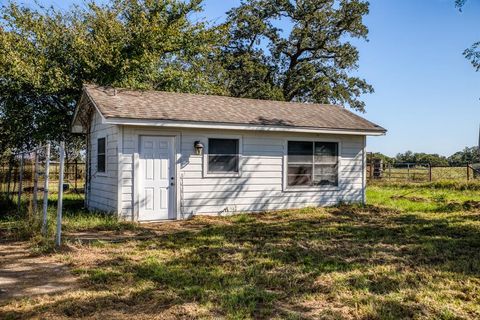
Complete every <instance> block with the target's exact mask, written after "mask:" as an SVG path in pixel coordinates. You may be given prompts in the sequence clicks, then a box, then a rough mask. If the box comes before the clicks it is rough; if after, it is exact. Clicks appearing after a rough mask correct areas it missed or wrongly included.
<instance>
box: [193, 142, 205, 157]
mask: <svg viewBox="0 0 480 320" xmlns="http://www.w3.org/2000/svg"><path fill="white" fill-rule="evenodd" d="M193 147H194V148H195V153H196V154H197V155H201V154H202V151H203V143H201V142H200V141H195V142H194V143H193Z"/></svg>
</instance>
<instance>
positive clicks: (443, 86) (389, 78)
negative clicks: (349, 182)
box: [0, 0, 480, 156]
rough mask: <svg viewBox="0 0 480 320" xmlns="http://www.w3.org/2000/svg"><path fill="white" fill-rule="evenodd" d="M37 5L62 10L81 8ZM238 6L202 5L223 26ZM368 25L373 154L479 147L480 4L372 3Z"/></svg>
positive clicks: (54, 0)
mask: <svg viewBox="0 0 480 320" xmlns="http://www.w3.org/2000/svg"><path fill="white" fill-rule="evenodd" d="M38 1H39V2H40V3H42V4H45V5H53V6H58V7H60V8H63V9H65V8H68V6H69V5H71V4H72V3H75V2H77V3H83V2H82V1H74V0H38ZM4 2H5V1H4V0H0V3H4ZM100 2H101V1H100ZM23 3H29V1H23ZM239 3H240V1H239V0H204V16H205V18H206V19H208V20H213V21H217V22H220V21H222V20H223V19H224V18H225V12H226V11H228V9H230V8H232V7H234V6H236V5H238V4H239ZM364 21H365V24H366V25H367V27H368V28H369V30H370V32H369V36H368V39H369V40H368V42H365V41H357V40H355V41H353V43H354V44H355V45H356V46H357V48H358V49H359V52H360V61H359V69H358V70H357V71H356V72H355V74H356V75H358V76H360V77H362V78H365V79H366V80H367V81H368V82H369V83H370V84H372V85H373V86H374V88H375V93H373V94H369V95H364V96H363V97H362V99H363V100H364V101H365V102H366V113H364V114H361V115H362V116H364V117H366V118H367V119H368V120H371V121H373V122H375V123H377V124H379V125H381V126H383V127H384V128H386V129H387V130H388V133H387V134H386V135H385V136H383V137H369V138H368V146H367V149H368V151H371V152H382V153H384V154H387V155H390V156H394V155H395V154H397V153H399V152H405V151H407V150H411V151H414V152H426V153H438V154H441V155H446V156H448V155H450V154H452V153H454V152H456V151H458V150H461V149H463V148H464V147H466V146H474V145H476V144H477V143H478V135H479V125H480V72H475V69H474V68H473V67H472V65H471V64H470V62H469V61H468V60H466V59H465V58H464V57H463V55H462V52H463V51H464V50H465V49H466V48H468V47H470V45H471V44H473V43H474V42H476V41H480V1H479V0H468V1H467V3H466V5H465V7H464V8H463V10H462V12H460V11H459V10H458V9H457V8H455V5H454V0H421V1H419V0H370V13H369V15H368V16H366V17H365V20H364ZM286 23H287V22H285V24H286ZM283 27H284V28H285V29H288V25H284V26H283Z"/></svg>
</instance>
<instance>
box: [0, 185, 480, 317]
mask: <svg viewBox="0 0 480 320" xmlns="http://www.w3.org/2000/svg"><path fill="white" fill-rule="evenodd" d="M443 186H444V187H442V185H437V186H434V185H425V186H414V187H410V186H401V185H397V186H395V185H392V186H372V187H370V188H369V189H368V201H369V204H368V205H367V206H365V207H362V206H339V207H334V208H307V209H303V210H289V211H282V212H275V213H273V212H268V213H263V214H256V215H246V214H241V215H236V216H231V217H204V218H195V219H192V220H189V221H179V222H172V223H168V224H156V225H136V224H130V223H121V222H118V221H116V220H114V219H112V218H110V217H105V216H103V215H99V214H96V215H94V214H87V213H85V212H83V211H81V209H78V207H79V203H80V201H81V199H77V198H74V197H76V196H73V195H69V196H68V197H69V199H68V200H67V201H66V205H67V211H68V213H67V214H66V217H65V229H66V231H67V233H68V240H67V241H66V244H65V248H64V249H62V250H61V251H59V252H54V253H51V254H47V255H45V254H43V255H41V256H39V258H38V259H47V260H46V261H45V262H44V264H45V265H48V264H52V265H53V264H55V266H56V267H55V268H53V269H52V270H56V271H52V270H50V271H48V270H49V269H46V270H45V272H44V273H43V276H42V278H43V280H45V279H47V278H48V277H54V279H57V278H58V277H60V278H59V279H65V283H68V285H67V286H66V287H61V288H60V289H59V290H56V291H54V292H49V294H48V295H47V294H45V293H43V294H42V293H37V294H29V296H28V297H25V298H20V297H10V298H4V299H3V301H2V302H1V303H0V318H5V319H17V318H105V319H109V318H117V319H122V318H124V319H129V318H131V317H132V315H135V317H136V318H139V319H178V318H183V319H190V318H230V319H248V318H257V319H264V318H272V319H318V318H322V319H411V318H416V319H432V318H435V319H478V318H479V317H480V277H479V276H480V207H479V206H478V205H479V202H480V191H478V189H477V190H471V189H476V188H475V187H473V188H471V189H469V186H463V185H458V184H454V185H451V186H449V185H443ZM446 186H448V188H445V187H446ZM465 189H466V190H465ZM52 213H53V212H52ZM8 223H9V224H10V227H11V226H12V224H15V222H12V221H10V222H6V221H4V222H2V225H3V228H4V229H5V225H6V224H8ZM11 233H12V234H14V233H15V231H14V230H13V229H11ZM113 240H114V241H113ZM30 243H35V245H36V246H37V247H38V242H30ZM17 244H18V243H17ZM5 245H8V243H7V244H4V246H5ZM30 250H31V249H30ZM26 255H27V257H24V259H25V261H27V260H28V259H30V258H31V256H29V254H28V253H26ZM33 257H34V258H35V257H36V256H33ZM2 259H4V260H3V261H1V262H0V263H1V266H2V267H3V266H4V265H6V264H8V263H9V261H7V260H8V255H7V258H2ZM16 259H19V258H18V257H17V258H16ZM28 261H30V260H28ZM58 264H59V265H58ZM36 267H37V266H36ZM62 268H63V269H62ZM0 269H1V268H0ZM58 270H61V271H58ZM5 277H8V275H2V276H1V278H2V279H4V278H5ZM62 277H63V278H62ZM67 280H68V281H67ZM52 281H53V280H52ZM42 283H43V282H42ZM52 283H55V282H52ZM43 286H45V285H44V284H43ZM21 288H22V290H24V291H22V292H32V290H30V291H28V290H26V289H25V287H24V286H22V287H21ZM11 290H15V289H13V287H12V289H11ZM1 294H2V293H0V299H1V297H2V295H1ZM3 294H4V296H6V295H8V292H7V293H6V294H5V293H3Z"/></svg>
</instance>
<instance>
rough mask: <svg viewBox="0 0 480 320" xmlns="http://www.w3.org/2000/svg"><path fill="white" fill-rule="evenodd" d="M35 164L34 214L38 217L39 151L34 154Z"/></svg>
mask: <svg viewBox="0 0 480 320" xmlns="http://www.w3.org/2000/svg"><path fill="white" fill-rule="evenodd" d="M34 157H35V164H34V166H33V171H34V172H33V214H34V215H37V210H38V195H37V193H38V151H37V150H35V153H34Z"/></svg>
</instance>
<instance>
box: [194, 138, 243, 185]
mask: <svg viewBox="0 0 480 320" xmlns="http://www.w3.org/2000/svg"><path fill="white" fill-rule="evenodd" d="M209 139H238V172H225V173H222V172H208V144H209V143H208V142H209ZM242 154H243V137H242V136H240V135H218V134H211V135H208V136H207V137H206V140H205V143H204V150H203V157H202V158H203V177H204V178H232V177H233V178H238V177H241V176H242V162H243V161H242V158H243V157H242Z"/></svg>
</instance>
